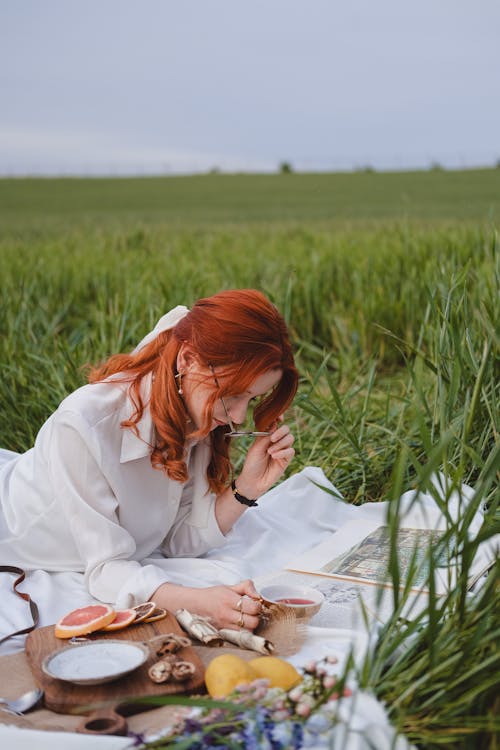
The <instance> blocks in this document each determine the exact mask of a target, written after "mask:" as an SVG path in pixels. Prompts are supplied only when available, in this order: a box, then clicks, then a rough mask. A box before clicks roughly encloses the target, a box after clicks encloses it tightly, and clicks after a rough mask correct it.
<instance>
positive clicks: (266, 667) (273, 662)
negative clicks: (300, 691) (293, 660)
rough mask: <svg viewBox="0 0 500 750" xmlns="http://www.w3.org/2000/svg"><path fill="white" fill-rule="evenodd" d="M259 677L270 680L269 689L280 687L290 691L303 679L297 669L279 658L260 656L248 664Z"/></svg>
mask: <svg viewBox="0 0 500 750" xmlns="http://www.w3.org/2000/svg"><path fill="white" fill-rule="evenodd" d="M248 664H249V665H250V667H251V668H252V669H253V671H254V672H255V673H256V674H257V677H265V678H267V679H268V680H269V687H279V688H282V689H283V690H290V689H291V688H293V687H294V686H295V685H298V683H299V682H301V680H302V677H301V675H300V674H299V673H298V672H297V670H296V669H295V667H294V666H293V665H292V664H289V662H287V661H285V660H284V659H280V658H279V657H278V656H259V657H257V658H256V659H250V661H249V662H248Z"/></svg>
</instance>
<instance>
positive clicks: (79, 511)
mask: <svg viewBox="0 0 500 750" xmlns="http://www.w3.org/2000/svg"><path fill="white" fill-rule="evenodd" d="M52 429H53V433H52V436H51V437H52V440H51V447H50V455H49V472H50V478H51V483H52V486H53V488H54V494H55V496H56V500H57V501H58V503H59V505H60V508H61V513H62V514H63V515H64V517H65V519H66V523H67V526H68V528H69V534H70V539H68V540H66V541H65V540H62V539H61V540H59V539H55V540H54V543H55V544H61V546H62V547H63V548H64V546H65V545H66V546H67V548H68V554H70V555H71V551H72V550H74V549H75V547H76V550H77V554H78V557H79V559H80V561H81V566H82V569H83V572H84V574H85V583H86V586H87V588H88V590H89V592H90V594H91V595H92V596H93V597H95V598H96V599H99V600H100V601H104V602H110V603H112V604H114V605H115V606H117V607H119V608H126V607H131V606H134V605H135V604H139V603H141V602H143V601H146V600H147V599H149V598H150V596H151V595H152V593H153V592H154V591H155V590H156V589H157V588H158V586H160V585H161V584H162V583H164V582H165V580H166V576H165V571H163V570H162V569H161V568H159V567H157V566H155V565H141V563H140V562H138V561H137V560H133V559H131V558H132V557H133V555H134V553H135V550H136V545H135V540H134V538H133V537H132V535H131V534H130V533H129V532H128V531H127V530H126V529H124V528H123V527H122V526H120V523H119V518H118V512H119V511H118V503H117V499H116V497H115V495H114V493H113V491H112V488H111V487H110V485H109V483H108V481H107V479H106V477H105V476H104V474H103V471H102V469H101V455H100V446H99V443H98V441H97V440H96V438H95V436H94V435H93V433H92V430H91V428H90V426H89V425H88V424H87V422H86V421H85V419H84V418H83V417H82V416H81V415H79V414H77V413H74V412H67V411H63V412H60V413H59V414H58V415H57V419H56V420H55V422H54V425H53V428H52ZM73 554H74V552H73Z"/></svg>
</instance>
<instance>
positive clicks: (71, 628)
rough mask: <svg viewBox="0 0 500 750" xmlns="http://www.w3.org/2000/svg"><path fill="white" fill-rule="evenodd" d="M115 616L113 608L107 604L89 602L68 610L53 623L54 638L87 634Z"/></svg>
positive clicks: (102, 626) (101, 626) (103, 625)
mask: <svg viewBox="0 0 500 750" xmlns="http://www.w3.org/2000/svg"><path fill="white" fill-rule="evenodd" d="M114 617H115V610H114V609H113V607H110V605H109V604H90V605H89V606H88V607H80V609H74V610H73V611H72V612H68V614H67V615H64V617H61V619H60V620H59V622H56V624H55V635H56V638H73V636H77V635H87V634H88V633H93V632H94V631H95V630H101V629H102V628H104V627H106V625H108V624H109V623H110V622H112V620H114Z"/></svg>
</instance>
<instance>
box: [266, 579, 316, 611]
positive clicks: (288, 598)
mask: <svg viewBox="0 0 500 750" xmlns="http://www.w3.org/2000/svg"><path fill="white" fill-rule="evenodd" d="M260 595H261V596H262V598H263V599H264V601H265V602H267V603H269V604H281V605H284V606H285V607H291V608H292V609H293V610H294V612H295V615H296V616H297V617H298V618H301V619H302V618H305V619H307V620H309V619H310V618H311V617H312V616H313V615H315V614H316V613H317V612H319V610H320V609H321V605H322V604H323V602H324V600H325V597H324V596H323V594H322V593H321V591H317V589H313V588H311V587H310V586H299V585H297V586H295V585H293V586H292V585H285V584H280V583H279V584H278V583H277V584H273V585H270V586H264V587H263V588H261V590H260Z"/></svg>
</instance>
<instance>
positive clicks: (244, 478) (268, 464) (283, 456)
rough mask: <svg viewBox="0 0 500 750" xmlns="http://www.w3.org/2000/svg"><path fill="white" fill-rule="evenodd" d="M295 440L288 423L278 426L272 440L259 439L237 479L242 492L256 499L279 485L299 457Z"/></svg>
mask: <svg viewBox="0 0 500 750" xmlns="http://www.w3.org/2000/svg"><path fill="white" fill-rule="evenodd" d="M294 439H295V438H294V437H293V435H292V433H291V432H290V428H289V427H288V425H286V424H281V425H280V426H279V427H277V428H276V429H275V430H274V432H272V433H271V435H269V437H259V438H256V439H255V441H254V443H253V444H252V445H251V447H250V449H249V451H248V453H247V457H246V459H245V463H244V464H243V469H242V470H241V473H240V475H239V477H238V478H237V480H236V486H237V489H238V492H239V493H240V494H241V495H244V496H245V497H248V498H251V499H254V498H257V497H260V496H261V495H263V494H264V492H267V490H269V489H270V488H271V487H272V486H273V485H274V484H276V482H277V481H278V479H279V478H280V477H281V476H282V474H283V472H284V471H285V469H286V468H287V466H288V464H289V463H290V461H291V460H292V458H293V457H294V455H295V450H294V449H293V442H294Z"/></svg>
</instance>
